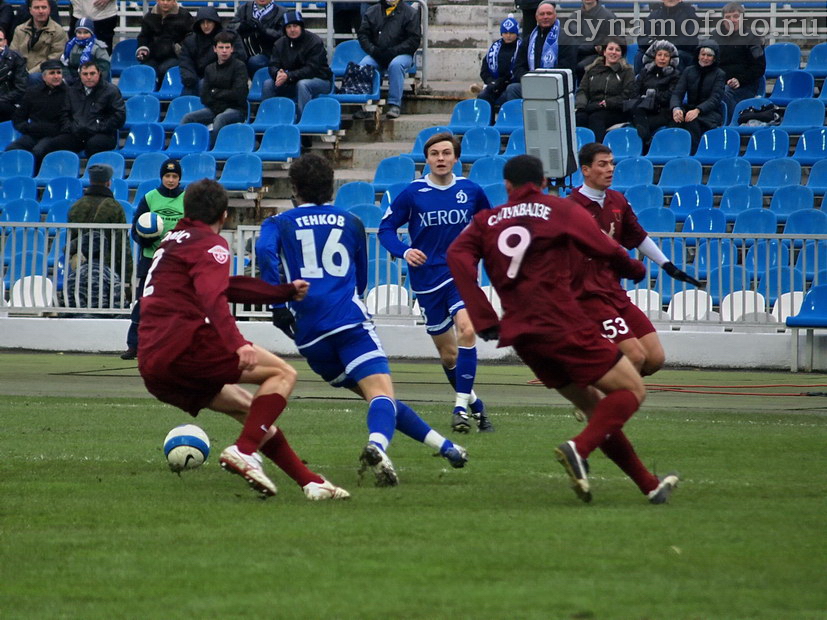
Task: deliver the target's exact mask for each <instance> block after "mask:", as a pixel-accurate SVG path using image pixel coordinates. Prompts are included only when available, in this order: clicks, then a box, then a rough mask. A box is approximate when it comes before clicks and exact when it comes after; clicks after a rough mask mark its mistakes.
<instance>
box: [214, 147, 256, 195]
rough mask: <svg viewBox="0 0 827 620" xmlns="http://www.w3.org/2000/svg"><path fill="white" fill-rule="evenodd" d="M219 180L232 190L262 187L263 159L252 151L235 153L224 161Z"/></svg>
mask: <svg viewBox="0 0 827 620" xmlns="http://www.w3.org/2000/svg"><path fill="white" fill-rule="evenodd" d="M218 182H219V183H221V185H223V186H224V187H225V188H226V189H230V190H246V189H249V188H256V187H261V160H260V159H259V158H258V157H256V156H255V155H253V154H252V153H239V154H237V155H233V156H232V157H230V158H229V159H228V160H227V161H226V162H225V163H224V169H223V170H222V171H221V178H220V179H219V180H218Z"/></svg>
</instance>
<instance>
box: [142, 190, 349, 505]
mask: <svg viewBox="0 0 827 620" xmlns="http://www.w3.org/2000/svg"><path fill="white" fill-rule="evenodd" d="M226 218H227V193H226V192H225V191H224V189H223V188H222V187H221V185H219V184H218V183H216V182H215V181H211V180H208V179H204V180H201V181H198V182H197V183H193V184H192V185H190V186H189V187H188V188H187V191H186V194H185V196H184V217H183V218H182V219H181V220H180V221H179V222H178V224H177V225H176V226H175V228H174V229H173V230H172V231H170V232H169V233H168V234H167V236H166V237H165V238H164V241H163V242H162V243H161V245H160V247H159V248H158V249H157V250H156V252H155V255H154V256H153V258H152V265H151V266H150V268H149V271H148V272H147V277H146V284H145V286H144V296H143V298H142V300H141V323H140V327H139V330H140V337H139V340H138V342H139V345H138V346H139V348H140V351H139V356H138V369H139V370H140V372H141V376H142V377H143V379H144V383H145V384H146V388H147V390H149V392H150V393H151V394H153V395H154V396H155V397H156V398H158V400H160V401H163V402H165V403H169V404H171V405H174V406H176V407H178V408H179V409H183V410H184V411H186V412H187V413H189V414H190V415H192V416H196V415H198V412H199V411H200V410H201V409H204V408H208V409H212V410H214V411H219V412H221V413H226V414H227V415H229V416H231V417H233V418H235V419H236V420H238V421H239V422H241V423H242V424H243V429H242V431H241V435H240V436H239V437H238V439H237V440H236V443H235V444H234V445H232V446H229V447H228V448H226V449H225V450H224V451H223V452H222V453H221V456H220V457H219V462H220V463H221V466H222V467H223V468H224V469H226V470H227V471H229V472H231V473H235V474H238V475H240V476H242V477H244V478H245V479H246V480H247V482H248V483H249V484H250V486H251V487H252V488H253V489H254V490H256V491H258V492H259V493H261V494H262V495H263V496H268V495H275V494H276V486H275V484H273V482H272V481H271V480H270V479H269V478H268V477H267V475H266V474H265V473H264V469H263V467H262V462H261V457H260V456H259V454H258V451H261V453H262V454H264V455H265V456H267V457H269V458H270V459H272V460H273V461H274V462H275V463H276V465H278V466H279V467H280V468H281V469H282V470H284V472H285V473H286V474H287V475H288V476H290V477H291V478H292V479H293V480H295V481H296V483H298V484H299V486H301V487H302V489H303V490H304V493H305V495H306V496H307V498H308V499H311V500H319V499H345V498H347V497H349V496H350V495H349V493H348V492H347V491H345V490H344V489H342V488H340V487H337V486H335V485H334V484H332V483H331V482H329V481H327V480H325V479H324V478H323V477H322V476H319V475H318V474H316V473H314V472H312V471H310V470H309V469H308V468H307V467H306V466H305V465H304V464H303V463H302V461H301V459H299V457H298V456H297V455H296V453H295V452H293V449H292V448H291V447H290V444H288V443H287V439H286V438H285V436H284V433H283V432H282V431H281V429H278V428H276V426H275V421H276V419H277V418H278V416H279V414H281V412H282V411H283V410H284V408H285V406H286V405H287V398H288V396H289V395H290V392H292V390H293V386H294V385H295V383H296V371H295V370H294V369H293V368H292V367H291V366H289V365H288V364H287V363H286V362H284V361H283V360H282V359H280V358H279V357H277V356H275V355H273V354H272V353H270V352H269V351H265V350H264V349H262V348H260V347H258V346H256V345H254V344H252V343H250V342H248V341H247V340H246V339H245V338H244V337H243V336H242V335H241V332H239V330H238V327H237V326H236V323H235V319H234V318H233V316H232V314H231V313H230V308H229V305H228V302H232V303H248V304H264V303H280V302H285V301H290V300H301V299H303V298H304V296H305V295H306V294H307V289H308V283H307V282H306V281H304V280H294V281H293V282H292V283H291V284H285V285H281V286H271V285H269V284H267V283H265V282H263V281H261V280H258V279H255V278H248V277H244V276H234V277H232V278H231V277H230V275H229V273H230V265H231V262H230V261H231V259H232V254H231V253H230V250H229V246H228V244H227V241H226V240H225V239H224V238H223V237H222V236H221V235H219V234H218V233H219V232H220V230H221V228H222V227H223V225H224V221H225V220H226ZM238 383H252V384H255V385H258V386H259V388H258V390H257V391H256V393H255V394H254V395H252V396H251V395H250V393H249V392H247V391H246V390H245V389H243V388H242V387H241V386H239V385H237V384H238Z"/></svg>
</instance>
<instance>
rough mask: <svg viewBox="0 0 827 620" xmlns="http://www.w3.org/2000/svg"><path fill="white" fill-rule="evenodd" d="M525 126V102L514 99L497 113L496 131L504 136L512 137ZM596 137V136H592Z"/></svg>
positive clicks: (507, 102)
mask: <svg viewBox="0 0 827 620" xmlns="http://www.w3.org/2000/svg"><path fill="white" fill-rule="evenodd" d="M522 126H523V100H522V99H512V100H511V101H506V102H505V103H504V104H503V105H502V107H500V111H499V112H497V120H496V121H495V122H494V129H496V130H497V131H498V132H500V134H502V135H504V136H510V135H511V133H512V132H513V131H514V130H515V129H520V128H521V127H522ZM592 135H594V134H592Z"/></svg>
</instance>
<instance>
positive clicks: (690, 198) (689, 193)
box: [669, 184, 726, 222]
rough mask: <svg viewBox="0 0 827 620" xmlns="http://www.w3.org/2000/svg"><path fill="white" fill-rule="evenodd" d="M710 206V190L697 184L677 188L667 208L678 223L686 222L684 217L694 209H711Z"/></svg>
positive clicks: (711, 204) (711, 203)
mask: <svg viewBox="0 0 827 620" xmlns="http://www.w3.org/2000/svg"><path fill="white" fill-rule="evenodd" d="M712 206H713V202H712V190H711V189H709V188H708V187H707V186H706V185H698V184H693V185H682V186H681V187H679V188H677V189H676V190H675V193H674V194H672V200H671V202H670V203H669V208H670V209H671V210H672V212H673V213H674V214H675V218H676V219H677V220H678V221H679V222H683V221H684V220H686V217H687V216H688V215H689V214H690V213H691V212H692V211H695V210H696V209H711V208H712ZM724 219H726V218H724Z"/></svg>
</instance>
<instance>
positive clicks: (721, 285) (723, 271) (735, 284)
mask: <svg viewBox="0 0 827 620" xmlns="http://www.w3.org/2000/svg"><path fill="white" fill-rule="evenodd" d="M751 288H752V286H751V285H750V279H749V278H748V277H747V272H746V269H744V266H743V265H733V264H729V265H721V266H717V267H713V268H712V269H710V270H709V274H708V275H707V279H706V292H707V293H709V295H710V297H712V304H713V305H715V306H717V305H718V304H720V303H721V299H723V298H724V297H726V296H727V295H729V294H730V293H732V292H734V291H748V290H750V289H751Z"/></svg>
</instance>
